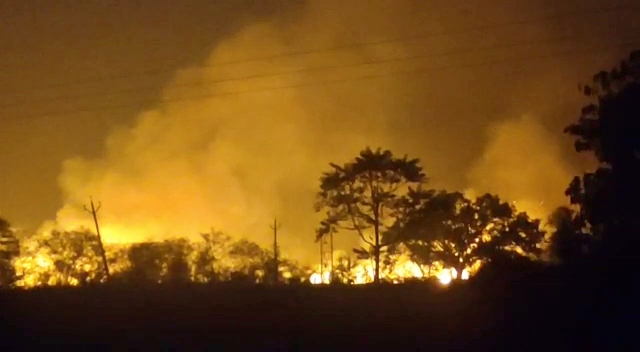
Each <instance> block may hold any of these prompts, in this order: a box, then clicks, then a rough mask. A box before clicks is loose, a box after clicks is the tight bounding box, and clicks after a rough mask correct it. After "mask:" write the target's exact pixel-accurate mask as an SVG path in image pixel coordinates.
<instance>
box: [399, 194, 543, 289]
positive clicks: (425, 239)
mask: <svg viewBox="0 0 640 352" xmlns="http://www.w3.org/2000/svg"><path fill="white" fill-rule="evenodd" d="M413 198H414V199H418V200H419V204H418V205H417V206H416V207H415V208H413V209H410V210H409V211H408V212H407V213H406V215H405V217H404V218H403V219H401V220H400V221H399V222H398V223H397V225H396V228H395V229H394V231H396V232H397V233H398V234H397V238H399V239H400V240H401V241H402V243H403V244H404V245H405V246H406V247H407V248H408V249H409V250H410V251H411V252H412V253H413V255H414V257H418V258H419V259H421V260H420V261H419V262H421V264H426V265H430V264H431V262H432V261H438V262H441V263H442V264H443V265H444V266H445V267H449V268H454V269H456V271H457V273H458V278H461V276H462V275H461V273H462V272H463V270H464V269H466V268H468V267H471V266H472V265H473V264H475V263H476V262H477V261H483V262H486V261H491V260H492V259H493V258H496V257H498V256H504V255H505V254H508V255H516V254H517V252H518V251H519V252H520V253H522V254H532V255H537V254H539V252H540V248H539V246H538V245H539V244H540V243H541V241H542V239H543V237H544V232H543V231H542V230H540V226H539V225H540V222H539V221H538V220H533V219H530V218H529V217H528V216H527V214H526V213H522V212H520V213H519V212H517V211H516V209H515V207H513V206H512V205H510V204H509V203H506V202H503V201H501V200H500V198H499V197H498V196H495V195H491V194H485V195H483V196H480V197H477V198H476V199H475V200H470V199H467V198H466V197H465V196H464V195H463V194H461V193H459V192H444V191H441V192H436V193H433V192H429V193H426V194H424V195H423V196H420V195H414V197H413ZM422 256H426V257H425V258H422Z"/></svg>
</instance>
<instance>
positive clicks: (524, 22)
mask: <svg viewBox="0 0 640 352" xmlns="http://www.w3.org/2000/svg"><path fill="white" fill-rule="evenodd" d="M637 10H638V8H635V7H633V8H626V7H623V6H621V5H617V6H615V7H610V8H604V9H598V10H595V11H594V10H590V11H574V12H567V13H564V14H560V15H552V16H546V17H540V18H536V19H529V20H520V21H513V22H507V23H498V24H487V25H479V26H473V27H467V28H461V29H457V30H451V31H442V32H438V33H426V34H419V35H414V36H406V37H395V38H388V39H382V40H378V41H371V42H359V43H351V44H343V45H338V46H333V47H329V48H323V49H313V50H305V51H297V52H289V53H282V54H276V55H271V56H265V57H260V58H252V59H244V60H235V61H227V62H222V63H214V64H209V65H200V66H198V67H197V69H211V68H218V67H225V66H231V65H239V64H248V63H256V62H262V61H269V60H275V59H281V58H285V57H293V56H303V55H312V54H321V53H326V52H332V51H339V50H345V49H353V48H359V47H365V46H371V45H381V44H391V43H398V42H404V41H411V40H418V39H425V38H431V37H437V36H450V35H452V34H460V33H467V32H473V31H480V30H487V29H496V28H503V27H514V26H523V25H528V24H536V23H540V22H547V21H549V22H552V21H557V20H562V19H567V18H572V17H580V16H585V15H598V14H606V13H614V12H621V11H624V12H635V11H637ZM174 70H175V69H173V68H171V69H167V68H159V69H150V70H143V71H139V72H138V73H135V74H121V75H111V76H102V77H99V78H95V79H89V80H84V81H75V82H65V83H60V84H56V85H51V86H48V87H44V88H36V89H30V91H37V90H48V89H53V88H63V87H70V86H77V85H87V84H92V83H99V82H103V81H107V80H113V79H120V78H125V79H126V78H132V77H138V76H149V75H157V74H160V73H164V72H169V71H174ZM15 93H16V92H14V94H15ZM18 93H20V92H18Z"/></svg>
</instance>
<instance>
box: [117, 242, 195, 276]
mask: <svg viewBox="0 0 640 352" xmlns="http://www.w3.org/2000/svg"><path fill="white" fill-rule="evenodd" d="M191 250H192V249H191V246H190V243H189V242H188V241H187V240H185V239H172V240H165V241H163V242H145V243H136V244H133V245H132V246H131V247H130V248H129V251H128V259H129V262H130V263H131V267H130V268H129V270H127V271H126V272H124V273H122V274H121V277H123V278H124V279H125V280H132V281H134V282H140V283H176V282H186V281H189V280H190V274H191V273H190V270H191V269H190V266H189V263H188V260H187V256H188V254H189V253H190V252H191Z"/></svg>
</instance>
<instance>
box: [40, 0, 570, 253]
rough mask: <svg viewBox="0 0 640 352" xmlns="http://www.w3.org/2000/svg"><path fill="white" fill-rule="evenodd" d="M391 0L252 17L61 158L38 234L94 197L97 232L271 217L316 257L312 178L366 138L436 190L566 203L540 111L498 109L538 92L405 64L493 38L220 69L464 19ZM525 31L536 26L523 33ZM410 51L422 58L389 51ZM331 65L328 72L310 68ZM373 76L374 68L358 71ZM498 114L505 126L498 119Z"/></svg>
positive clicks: (74, 216) (430, 41) (261, 237)
mask: <svg viewBox="0 0 640 352" xmlns="http://www.w3.org/2000/svg"><path fill="white" fill-rule="evenodd" d="M390 3H391V2H386V1H380V2H361V1H353V2H338V1H324V0H318V1H310V2H308V4H307V5H306V7H307V8H306V12H305V13H306V15H305V16H304V17H302V18H298V19H295V20H291V19H289V20H287V21H281V22H263V23H255V24H252V25H249V26H246V27H245V28H244V29H243V30H242V31H240V32H239V33H238V34H236V35H234V36H233V37H229V38H227V39H226V40H225V41H222V42H220V43H218V45H217V46H216V47H215V49H214V50H213V52H212V53H211V55H210V57H209V58H208V59H207V60H206V62H203V63H202V65H198V66H195V67H187V68H184V69H183V70H181V71H179V72H177V73H176V75H175V78H174V80H173V82H172V83H171V84H169V85H168V86H167V87H165V90H164V94H163V100H162V101H161V102H159V103H158V104H157V106H156V107H155V108H153V109H150V110H146V111H143V112H141V113H140V114H139V115H138V116H137V118H136V120H135V121H134V123H133V125H132V126H130V127H126V126H125V127H121V128H120V129H117V130H114V131H113V132H112V134H111V135H110V137H109V138H108V140H107V141H106V152H105V154H104V156H103V157H101V158H98V159H87V158H73V159H69V160H67V161H66V162H65V163H64V167H63V172H62V174H61V175H60V178H59V182H60V186H61V189H62V192H63V194H64V199H65V204H64V206H63V207H62V208H61V209H60V210H59V212H58V213H57V220H56V221H57V222H56V223H55V224H53V223H50V224H46V226H44V227H43V229H46V228H50V227H51V226H58V227H61V228H68V227H74V226H79V225H82V226H87V227H90V226H92V223H91V218H90V216H88V214H87V213H86V212H85V211H84V210H83V209H82V205H83V204H86V203H87V202H88V197H89V196H93V198H94V199H95V200H96V201H100V202H101V204H102V208H101V209H100V212H99V218H100V221H101V228H102V233H103V236H104V238H105V241H107V242H134V241H143V240H147V239H162V238H167V237H169V236H185V237H189V238H196V237H197V236H198V234H199V233H200V232H205V231H208V230H209V229H210V228H212V227H213V228H216V229H219V230H222V231H225V232H227V233H229V234H230V235H232V236H235V237H247V238H249V239H252V240H255V241H257V242H258V243H260V244H263V245H266V244H269V243H270V241H271V238H272V237H271V236H272V235H271V230H270V229H269V224H270V223H271V222H272V221H273V217H274V216H276V217H278V219H279V220H280V221H281V222H282V224H283V227H282V229H281V237H280V240H281V242H280V244H281V246H282V247H283V251H284V252H285V253H286V254H288V255H290V256H293V257H296V258H297V259H300V260H303V261H310V260H315V259H316V257H317V255H316V253H317V250H316V246H315V245H314V242H313V239H314V229H315V227H316V225H317V221H318V216H317V215H316V214H314V213H313V208H312V206H313V202H314V197H315V193H316V191H317V188H318V185H319V183H318V179H319V177H320V175H321V173H322V172H323V171H325V170H326V169H327V166H328V163H329V162H337V163H341V162H346V161H349V160H350V159H352V158H353V157H354V156H355V155H356V153H358V152H359V151H360V150H361V149H362V148H363V147H366V146H372V147H378V146H380V147H383V148H389V149H391V150H392V151H393V152H394V153H396V154H398V155H403V154H405V153H406V154H409V155H410V156H415V157H419V158H420V159H421V160H422V161H423V166H424V167H425V169H426V171H427V174H428V175H429V176H430V178H431V180H432V184H431V186H432V187H437V188H448V189H452V190H454V189H465V188H466V189H473V190H475V191H476V192H485V191H489V192H495V193H498V194H500V195H501V196H503V197H504V198H505V199H508V200H514V201H517V202H518V204H521V205H522V207H524V209H523V210H528V211H530V212H531V213H532V215H535V216H546V213H547V212H548V211H549V210H550V209H551V207H552V206H554V205H556V204H560V203H562V202H563V196H562V192H563V190H564V187H565V186H566V184H567V182H568V180H569V179H570V175H571V174H572V170H571V169H570V167H568V166H566V165H565V162H564V161H563V160H562V157H561V156H560V154H559V153H558V147H557V143H556V142H555V139H554V138H550V137H549V132H547V131H546V130H545V129H544V128H543V127H542V126H541V123H540V122H539V121H538V120H537V119H536V118H535V117H533V116H536V115H535V114H536V113H537V112H533V113H532V114H528V115H527V111H524V110H522V109H520V108H515V109H512V110H514V111H515V112H514V113H513V114H512V115H510V116H508V117H507V118H504V116H501V113H500V111H501V110H502V109H503V108H504V106H503V105H504V104H508V105H509V106H519V104H520V103H521V102H522V101H523V100H526V99H530V97H531V96H533V95H528V96H514V95H509V94H508V92H510V91H513V90H514V89H513V86H510V85H509V84H511V83H513V85H525V84H528V83H529V82H520V81H519V80H516V79H513V80H511V81H509V79H510V78H509V77H508V76H507V78H502V79H504V80H505V81H503V82H502V84H503V85H504V87H505V88H504V89H502V90H495V91H493V88H494V87H493V83H492V82H495V77H498V76H499V77H504V76H505V75H504V73H505V72H504V71H501V72H499V73H498V74H497V75H496V74H495V73H492V72H494V71H495V69H494V71H491V68H478V69H477V70H474V71H465V70H462V69H453V70H448V69H446V68H443V69H442V70H439V69H438V70H432V71H433V72H430V74H429V76H424V75H419V74H413V73H411V72H412V70H414V71H415V70H417V69H420V68H425V67H441V66H442V67H445V66H451V67H454V68H455V67H461V66H462V65H465V64H469V63H473V62H477V58H476V57H477V56H478V55H481V54H480V53H474V54H465V55H459V56H455V55H454V56H449V57H440V58H438V56H437V55H436V54H438V53H444V52H447V51H451V50H454V49H456V48H460V47H469V46H473V44H474V43H477V42H478V41H479V40H481V39H482V38H488V42H491V41H492V40H496V36H497V34H495V35H494V36H493V37H492V36H488V34H487V33H475V34H473V35H472V34H469V33H467V34H464V35H460V36H457V37H450V36H449V37H446V36H433V37H429V38H426V39H424V40H422V41H421V42H418V43H416V42H412V41H402V42H400V41H396V42H387V43H385V44H380V45H369V46H359V47H351V48H345V49H344V50H333V51H324V52H323V51H319V52H316V53H313V54H307V55H286V56H280V57H278V58H273V59H269V60H255V61H251V62H243V63H237V64H224V65H221V64H220V63H225V62H226V63H229V62H239V61H245V60H249V59H253V58H256V57H268V56H271V55H277V54H282V53H287V52H289V53H291V52H299V51H309V50H312V49H314V48H326V47H335V46H338V45H343V44H349V43H357V42H376V41H380V40H381V39H384V38H394V37H407V36H408V35H410V34H415V33H416V32H420V33H429V32H439V31H442V30H443V29H444V28H454V27H456V26H457V27H460V26H461V25H462V24H464V23H465V21H467V20H468V19H467V18H466V17H465V16H464V13H466V12H465V9H459V8H456V7H451V6H449V7H441V8H436V7H434V5H433V4H431V3H429V4H427V2H415V1H397V2H393V3H394V6H389V4H390ZM520 10H521V9H520ZM485 12H486V16H484V14H485ZM485 12H483V10H482V8H474V13H476V17H475V18H476V19H485V20H488V21H499V20H500V16H504V18H503V20H504V21H506V20H507V19H508V18H509V16H511V15H512V14H509V13H502V12H495V11H493V12H492V11H488V10H487V11H485ZM506 12H508V11H506ZM454 15H455V16H454ZM478 24H480V23H472V25H478ZM500 33H502V35H505V33H506V32H505V31H501V32H500ZM524 34H526V35H528V36H529V37H531V38H536V37H539V36H541V35H543V34H544V33H542V32H541V31H536V30H532V29H531V28H529V29H527V31H526V32H524ZM474 35H475V37H474ZM520 35H523V33H520ZM416 55H432V57H430V58H425V57H423V58H422V59H416V60H398V59H399V58H406V57H409V56H416ZM474 60H475V61H474ZM380 61H385V62H382V63H381V62H380ZM349 64H353V66H350V67H349V66H347V65H349ZM327 66H333V67H334V68H332V69H324V70H320V69H318V68H320V67H327ZM337 66H342V67H337ZM501 70H504V68H501ZM403 72H404V73H403ZM375 75H379V76H380V77H377V78H363V77H365V76H375ZM239 77H245V78H242V79H236V78H239ZM246 77H252V78H246ZM214 82H217V83H214ZM331 82H333V83H331ZM569 83H570V84H573V82H569ZM572 86H573V85H572ZM291 87H294V88H291ZM488 87H491V88H492V89H487V88H488ZM540 89H541V90H544V89H546V87H544V85H541V88H540ZM479 92H483V94H484V95H482V96H481V97H480V96H479V94H480V93H479ZM463 96H464V97H469V98H465V99H462V98H461V97H463ZM533 99H536V98H535V97H534V98H533ZM538 99H539V100H545V99H547V97H542V98H538ZM532 105H533V103H532ZM498 118H500V119H501V121H502V122H500V123H497V124H496V123H495V121H496V120H497V119H498ZM487 126H489V127H487ZM484 130H486V131H487V132H488V134H486V135H483V134H482V131H484ZM478 151H482V154H481V155H480V156H479V152H478ZM338 237H340V238H336V241H337V244H336V246H337V247H340V246H343V247H346V246H351V245H354V244H356V243H357V236H353V238H346V237H345V238H342V237H341V236H338Z"/></svg>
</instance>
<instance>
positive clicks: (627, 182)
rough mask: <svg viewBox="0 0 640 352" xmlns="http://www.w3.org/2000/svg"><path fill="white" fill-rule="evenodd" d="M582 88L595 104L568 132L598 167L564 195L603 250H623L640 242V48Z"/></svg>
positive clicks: (590, 106)
mask: <svg viewBox="0 0 640 352" xmlns="http://www.w3.org/2000/svg"><path fill="white" fill-rule="evenodd" d="M583 90H584V94H585V95H586V96H587V97H589V98H590V99H591V100H592V103H591V104H589V105H587V106H585V107H584V108H583V109H582V112H581V114H580V117H579V118H578V121H577V122H575V123H573V124H571V125H570V126H568V127H567V128H566V129H565V131H564V132H565V133H567V134H569V135H571V136H573V137H575V138H576V140H575V149H576V151H577V152H590V153H592V154H593V155H594V156H595V157H596V159H597V161H598V162H599V166H598V169H597V170H596V171H595V172H590V173H585V174H584V175H583V176H582V177H576V178H574V180H573V181H572V182H571V184H570V185H569V188H568V189H567V191H566V194H567V195H568V196H569V197H570V200H571V203H573V204H577V205H579V206H580V212H581V214H580V216H581V217H583V218H584V219H585V221H586V222H588V224H589V226H590V227H591V231H592V232H593V233H594V234H596V235H597V236H602V244H603V245H604V247H605V248H606V249H605V251H607V252H609V253H613V252H611V251H614V252H618V253H619V254H620V253H623V252H625V251H628V250H630V249H631V248H635V247H637V244H638V241H639V240H640V239H639V238H638V234H639V229H640V225H639V224H640V222H639V221H640V219H639V218H638V216H637V214H638V213H639V212H640V208H639V207H638V203H637V199H638V197H639V196H640V119H639V116H640V51H634V52H632V53H631V54H630V56H629V57H628V58H627V59H626V60H623V61H622V62H621V63H620V64H619V66H618V67H616V68H614V69H612V70H611V71H609V72H607V71H601V72H599V73H598V74H596V75H595V76H594V77H593V82H592V84H591V85H587V86H585V87H584V89H583ZM628 254H629V255H633V253H630V252H629V253H628Z"/></svg>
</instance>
